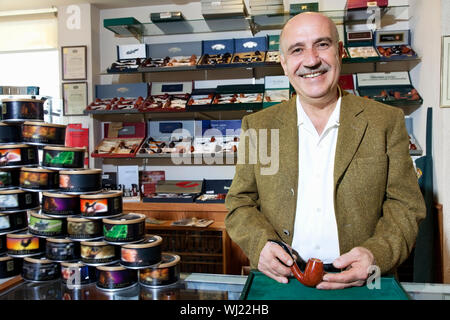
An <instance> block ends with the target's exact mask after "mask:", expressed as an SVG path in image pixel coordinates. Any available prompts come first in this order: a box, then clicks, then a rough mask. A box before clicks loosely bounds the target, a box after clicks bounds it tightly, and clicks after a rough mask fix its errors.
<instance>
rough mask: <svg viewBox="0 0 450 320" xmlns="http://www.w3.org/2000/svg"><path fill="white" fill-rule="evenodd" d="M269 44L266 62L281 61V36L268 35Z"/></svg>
mask: <svg viewBox="0 0 450 320" xmlns="http://www.w3.org/2000/svg"><path fill="white" fill-rule="evenodd" d="M267 44H268V47H267V53H266V61H265V62H266V64H272V63H274V64H275V63H280V36H279V35H268V36H267Z"/></svg>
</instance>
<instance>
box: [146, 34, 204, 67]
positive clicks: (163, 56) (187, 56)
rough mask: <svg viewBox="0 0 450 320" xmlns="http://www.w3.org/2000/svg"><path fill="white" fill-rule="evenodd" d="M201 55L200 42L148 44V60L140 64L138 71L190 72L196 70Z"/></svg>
mask: <svg viewBox="0 0 450 320" xmlns="http://www.w3.org/2000/svg"><path fill="white" fill-rule="evenodd" d="M201 55H202V42H201V41H193V42H177V43H157V44H150V45H149V56H148V59H146V60H144V61H143V62H142V64H141V65H140V67H139V68H138V70H139V71H142V72H146V71H155V70H158V71H170V70H175V69H176V70H191V69H195V68H196V65H197V63H198V61H199V59H200V57H201ZM156 68H161V69H156ZM173 68H175V69H173Z"/></svg>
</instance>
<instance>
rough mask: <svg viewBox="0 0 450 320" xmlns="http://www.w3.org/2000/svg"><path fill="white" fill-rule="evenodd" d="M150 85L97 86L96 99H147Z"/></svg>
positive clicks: (141, 83) (144, 83) (140, 83)
mask: <svg viewBox="0 0 450 320" xmlns="http://www.w3.org/2000/svg"><path fill="white" fill-rule="evenodd" d="M148 94H149V85H148V83H146V82H139V83H122V84H97V85H96V86H95V98H98V99H111V98H119V97H124V98H138V97H142V98H144V99H145V98H147V96H148Z"/></svg>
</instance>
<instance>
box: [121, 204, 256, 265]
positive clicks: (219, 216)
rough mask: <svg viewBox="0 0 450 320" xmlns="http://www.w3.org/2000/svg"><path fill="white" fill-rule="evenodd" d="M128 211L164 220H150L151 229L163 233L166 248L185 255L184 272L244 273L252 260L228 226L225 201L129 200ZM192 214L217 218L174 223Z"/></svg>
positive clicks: (153, 231)
mask: <svg viewBox="0 0 450 320" xmlns="http://www.w3.org/2000/svg"><path fill="white" fill-rule="evenodd" d="M124 212H127V213H128V212H136V213H143V214H145V215H146V216H147V217H148V218H153V219H157V220H158V221H159V222H161V223H160V224H154V223H146V230H147V233H149V234H157V235H160V236H161V237H162V238H163V248H162V249H163V251H167V252H172V253H176V254H178V255H179V256H180V257H181V263H180V267H181V272H200V273H223V274H241V270H242V267H243V266H247V265H248V264H249V262H248V259H247V257H246V255H245V254H244V253H243V252H242V250H241V249H240V248H239V246H238V245H237V244H236V243H234V242H233V241H232V240H231V239H230V237H229V236H228V233H227V231H226V229H225V224H224V219H225V216H226V214H227V210H226V208H225V205H224V204H221V203H211V204H198V203H143V202H126V203H124ZM192 217H196V218H206V219H213V220H214V223H213V224H211V225H209V226H208V227H205V228H199V227H182V226H172V225H171V224H172V222H173V221H176V220H179V219H183V218H192Z"/></svg>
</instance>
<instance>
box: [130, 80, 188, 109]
mask: <svg viewBox="0 0 450 320" xmlns="http://www.w3.org/2000/svg"><path fill="white" fill-rule="evenodd" d="M192 85H193V82H192V81H188V82H153V83H152V88H151V95H149V96H148V97H147V99H145V101H144V102H143V104H142V105H141V106H140V108H139V111H141V112H184V111H186V104H187V102H188V100H189V96H190V94H191V92H192Z"/></svg>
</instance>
